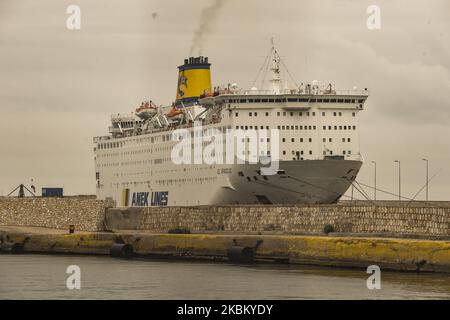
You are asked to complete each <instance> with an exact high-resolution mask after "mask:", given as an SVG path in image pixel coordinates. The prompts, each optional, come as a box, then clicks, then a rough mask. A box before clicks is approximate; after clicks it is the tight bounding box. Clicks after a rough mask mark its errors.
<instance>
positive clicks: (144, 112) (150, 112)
mask: <svg viewBox="0 0 450 320" xmlns="http://www.w3.org/2000/svg"><path fill="white" fill-rule="evenodd" d="M157 113H158V107H157V106H156V105H155V104H154V103H153V102H152V101H147V102H142V105H141V106H140V107H139V108H137V109H136V115H137V116H138V117H139V118H141V119H142V120H148V119H151V118H153V117H154V116H155V115H156V114H157Z"/></svg>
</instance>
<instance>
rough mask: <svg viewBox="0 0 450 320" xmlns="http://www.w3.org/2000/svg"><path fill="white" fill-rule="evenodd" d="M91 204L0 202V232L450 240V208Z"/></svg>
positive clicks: (85, 200)
mask: <svg viewBox="0 0 450 320" xmlns="http://www.w3.org/2000/svg"><path fill="white" fill-rule="evenodd" d="M113 206H114V203H113V202H111V201H102V200H95V199H91V198H86V197H81V198H75V197H74V198H23V199H19V198H7V197H0V226H24V227H26V226H29V227H44V228H53V229H61V230H68V228H69V226H70V225H74V226H75V229H76V230H79V231H107V230H136V231H148V232H154V233H167V232H168V231H169V230H173V229H177V228H185V229H188V230H190V231H191V232H192V233H244V234H255V233H256V234H258V233H263V234H285V235H323V234H324V229H325V227H327V228H328V231H327V232H331V233H332V234H333V235H339V234H343V235H345V234H352V235H358V234H359V235H364V236H377V237H382V236H386V237H399V238H428V239H447V238H449V239H450V206H444V205H442V206H440V205H437V204H436V205H433V206H430V205H427V204H421V203H413V204H410V205H409V206H407V205H406V204H403V206H402V205H401V204H400V205H399V204H391V203H386V202H380V203H379V205H378V203H370V202H365V203H363V202H358V203H355V204H352V203H344V204H336V205H310V206H304V205H303V206H302V205H296V206H253V205H252V206H205V207H175V208H131V209H114V208H112V207H113Z"/></svg>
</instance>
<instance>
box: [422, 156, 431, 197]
mask: <svg viewBox="0 0 450 320" xmlns="http://www.w3.org/2000/svg"><path fill="white" fill-rule="evenodd" d="M422 160H423V161H425V163H426V179H427V182H426V200H427V201H428V181H429V180H428V167H429V161H428V159H425V158H424V159H422Z"/></svg>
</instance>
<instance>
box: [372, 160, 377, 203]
mask: <svg viewBox="0 0 450 320" xmlns="http://www.w3.org/2000/svg"><path fill="white" fill-rule="evenodd" d="M372 163H373V164H374V168H375V172H374V182H375V191H374V199H373V200H375V201H376V200H377V163H376V161H372Z"/></svg>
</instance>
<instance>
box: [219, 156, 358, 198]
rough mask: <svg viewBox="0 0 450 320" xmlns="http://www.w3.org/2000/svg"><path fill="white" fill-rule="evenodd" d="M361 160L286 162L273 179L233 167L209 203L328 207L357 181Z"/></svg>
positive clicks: (254, 169) (244, 167) (247, 168)
mask: <svg viewBox="0 0 450 320" xmlns="http://www.w3.org/2000/svg"><path fill="white" fill-rule="evenodd" d="M361 166H362V162H361V161H334V160H316V161H315V160H311V161H286V162H281V163H280V172H279V174H277V175H274V176H267V177H263V176H260V175H259V174H258V173H259V170H260V168H259V166H257V165H254V166H249V165H242V166H238V167H236V168H235V170H238V172H242V173H243V176H239V175H237V176H236V175H232V176H231V178H230V185H231V187H230V186H228V187H227V186H223V187H222V188H221V190H220V191H219V192H218V194H217V196H216V197H215V198H214V200H213V201H212V203H211V204H329V203H335V202H337V201H338V200H339V199H340V198H341V197H342V196H343V195H344V194H345V192H346V191H347V190H348V189H349V187H350V186H351V183H352V181H353V180H354V179H355V178H356V175H357V174H358V172H359V170H360V168H361Z"/></svg>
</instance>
